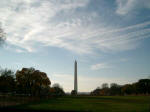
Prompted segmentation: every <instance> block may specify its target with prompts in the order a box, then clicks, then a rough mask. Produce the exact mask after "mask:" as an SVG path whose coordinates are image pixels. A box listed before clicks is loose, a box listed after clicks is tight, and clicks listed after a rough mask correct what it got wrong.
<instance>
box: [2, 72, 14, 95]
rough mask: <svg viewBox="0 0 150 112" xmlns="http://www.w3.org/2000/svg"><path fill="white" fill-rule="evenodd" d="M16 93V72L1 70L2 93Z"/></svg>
mask: <svg viewBox="0 0 150 112" xmlns="http://www.w3.org/2000/svg"><path fill="white" fill-rule="evenodd" d="M14 91H15V78H14V72H13V71H12V70H9V69H1V70H0V92H2V93H8V92H9V93H12V92H14Z"/></svg>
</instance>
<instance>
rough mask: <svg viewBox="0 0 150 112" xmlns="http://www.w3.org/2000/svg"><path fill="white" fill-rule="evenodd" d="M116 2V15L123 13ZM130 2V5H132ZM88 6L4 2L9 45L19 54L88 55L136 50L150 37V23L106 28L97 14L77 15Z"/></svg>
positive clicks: (73, 1) (83, 1) (83, 0)
mask: <svg viewBox="0 0 150 112" xmlns="http://www.w3.org/2000/svg"><path fill="white" fill-rule="evenodd" d="M131 1H134V0H131ZM131 1H130V2H131ZM117 2H118V4H120V6H119V9H118V11H117V12H118V13H119V12H120V13H122V12H121V11H120V10H121V8H122V7H123V5H122V4H123V3H122V2H121V1H119V0H117ZM130 2H129V3H127V4H132V3H130ZM88 3H89V0H64V1H59V0H56V1H53V0H43V1H40V0H37V1H32V2H31V1H28V0H27V1H26V0H22V1H17V0H2V2H1V3H0V6H1V8H0V11H1V12H2V13H1V14H0V21H1V22H2V23H3V26H4V28H5V31H6V33H7V37H8V38H7V42H8V43H9V44H10V45H12V46H15V47H17V49H16V51H17V52H25V51H27V52H35V51H38V49H39V48H44V47H51V46H53V47H58V48H63V49H66V50H69V51H71V52H75V53H78V54H89V53H94V52H95V50H99V51H103V52H107V51H124V50H130V49H135V48H137V47H138V45H139V40H141V39H143V38H148V37H149V36H150V29H149V26H150V21H147V22H144V23H141V24H136V25H131V26H128V27H120V28H116V27H115V26H109V27H106V26H104V25H103V24H101V23H102V22H103V21H100V22H99V23H95V21H94V20H95V18H97V17H98V16H99V15H98V13H97V12H91V13H88V12H87V11H85V10H82V11H78V10H79V9H85V8H86V6H87V5H88ZM127 7H129V6H127ZM122 10H123V9H122ZM125 12H126V11H125ZM123 14H125V13H124V12H123ZM73 15H75V16H73ZM81 15H82V16H81Z"/></svg>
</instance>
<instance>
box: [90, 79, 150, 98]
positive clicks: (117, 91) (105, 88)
mask: <svg viewBox="0 0 150 112" xmlns="http://www.w3.org/2000/svg"><path fill="white" fill-rule="evenodd" d="M149 94H150V79H140V80H139V81H138V82H135V83H132V84H125V85H119V84H117V83H111V84H110V87H109V85H108V83H103V84H102V86H101V87H98V88H96V89H95V90H93V91H92V92H91V95H102V96H103V95H149Z"/></svg>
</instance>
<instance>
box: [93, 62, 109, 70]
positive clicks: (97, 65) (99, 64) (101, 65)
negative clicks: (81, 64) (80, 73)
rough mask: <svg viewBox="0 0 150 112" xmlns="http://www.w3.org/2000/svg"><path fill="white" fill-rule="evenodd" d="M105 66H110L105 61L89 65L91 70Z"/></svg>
mask: <svg viewBox="0 0 150 112" xmlns="http://www.w3.org/2000/svg"><path fill="white" fill-rule="evenodd" d="M105 68H110V66H108V64H106V63H98V64H94V65H92V66H91V70H100V69H105Z"/></svg>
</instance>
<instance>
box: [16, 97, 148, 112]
mask: <svg viewBox="0 0 150 112" xmlns="http://www.w3.org/2000/svg"><path fill="white" fill-rule="evenodd" d="M15 108H19V109H31V110H32V109H33V110H57V111H59V110H60V111H81V112H83V111H90V112H91V111H92V112H150V96H99V97H94V96H84V97H81V96H78V97H71V96H70V97H69V96H68V97H61V98H52V99H49V100H45V101H40V102H36V103H30V104H24V105H20V106H16V107H15Z"/></svg>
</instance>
